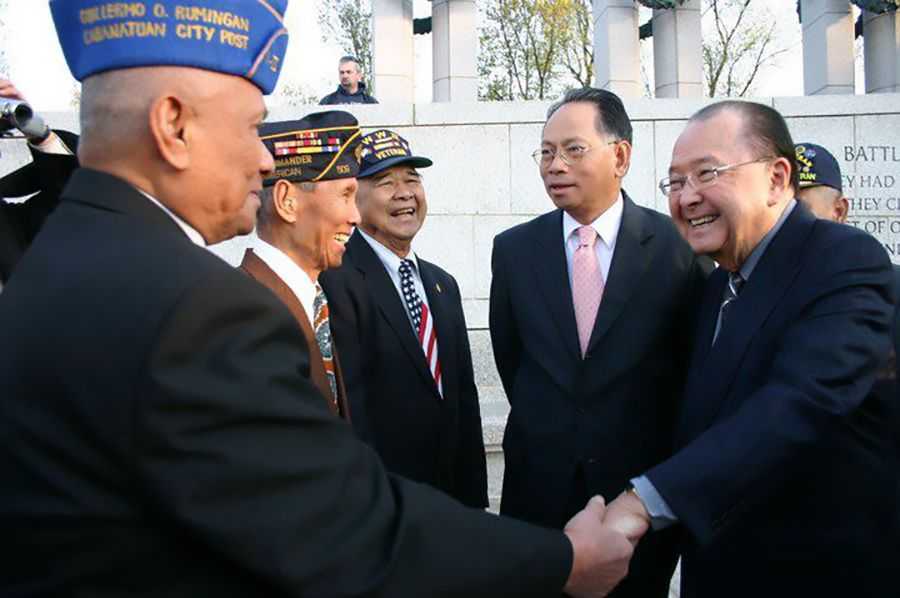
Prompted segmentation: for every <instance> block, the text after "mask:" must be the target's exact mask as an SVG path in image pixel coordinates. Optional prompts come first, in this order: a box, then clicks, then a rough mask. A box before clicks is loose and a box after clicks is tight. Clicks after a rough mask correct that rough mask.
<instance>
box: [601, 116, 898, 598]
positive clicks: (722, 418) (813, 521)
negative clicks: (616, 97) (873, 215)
mask: <svg viewBox="0 0 900 598" xmlns="http://www.w3.org/2000/svg"><path fill="white" fill-rule="evenodd" d="M669 175H670V176H668V177H667V178H665V179H663V180H662V181H661V182H660V188H661V190H662V191H663V192H664V193H665V194H666V195H668V197H669V208H670V210H671V212H672V218H673V220H674V221H675V224H676V225H677V226H678V229H679V231H680V232H681V234H682V235H683V236H684V237H685V238H686V239H687V241H688V243H690V245H691V247H692V248H693V249H694V251H696V252H698V253H704V254H707V255H709V256H711V257H712V258H714V259H715V260H716V261H717V262H718V263H719V265H720V268H719V269H718V270H717V271H716V272H714V273H713V274H712V275H711V276H710V279H709V282H708V284H707V288H706V293H705V295H704V298H703V300H702V302H701V304H700V319H699V325H698V329H697V333H696V334H695V337H694V338H695V343H694V347H693V351H692V358H691V367H690V369H689V371H688V379H687V387H686V391H685V399H684V408H683V412H682V414H681V420H680V424H679V426H678V428H677V430H676V448H677V449H678V450H677V452H676V453H675V455H674V456H672V457H671V458H669V459H668V460H666V461H664V462H663V463H661V464H659V465H657V466H655V467H653V468H650V469H649V471H648V472H646V474H645V475H643V476H641V480H642V483H638V482H637V480H636V483H635V486H636V489H637V492H629V493H627V494H624V495H622V496H621V497H620V498H619V499H617V500H616V501H614V502H613V503H612V504H611V505H610V508H609V511H608V513H607V516H608V517H609V516H620V515H623V513H624V512H625V511H630V512H631V513H633V514H634V515H635V516H636V517H637V518H644V520H645V523H652V526H653V528H654V529H659V528H662V527H667V526H671V525H678V526H679V527H680V529H681V530H683V542H682V559H683V561H682V562H683V570H682V596H684V598H714V597H715V598H718V597H721V596H728V597H729V598H757V597H759V596H767V597H769V598H772V597H779V598H780V597H784V598H792V597H797V596H817V597H822V598H843V597H846V596H854V598H860V597H865V598H877V597H881V596H887V595H889V594H892V593H893V590H891V589H890V588H893V587H895V585H896V583H895V582H896V579H895V577H896V574H895V570H896V564H897V562H900V555H898V534H897V532H896V529H895V528H894V522H895V521H896V510H897V497H896V491H897V484H896V475H897V471H896V465H895V463H896V461H895V460H894V459H893V455H894V453H893V447H892V442H893V434H894V431H893V425H894V420H893V419H892V418H891V417H889V416H888V415H887V414H888V413H890V412H891V406H890V402H891V401H893V399H894V397H893V396H888V397H877V396H872V395H870V394H869V389H870V388H871V387H872V383H873V380H874V378H875V374H876V372H877V370H878V367H879V365H880V364H881V363H882V362H883V359H884V356H885V355H886V354H887V352H888V347H889V340H890V336H889V330H890V322H891V316H892V315H893V306H892V303H893V280H892V274H891V265H890V261H889V260H888V257H887V254H886V253H885V251H884V248H883V247H881V245H880V244H879V243H878V241H877V240H876V239H874V238H873V237H871V236H870V235H867V234H866V233H864V232H862V231H860V230H857V229H854V228H852V227H849V226H844V225H840V224H837V223H834V222H830V221H827V220H820V219H819V220H817V219H816V218H815V216H814V215H813V214H812V213H811V212H810V211H809V210H807V208H806V207H804V206H803V205H802V204H800V203H798V202H797V200H796V199H795V198H796V197H797V194H798V187H799V184H798V176H797V168H796V164H795V149H794V143H793V141H792V140H791V136H790V133H789V132H788V128H787V125H786V124H785V121H784V119H783V118H782V117H781V115H780V114H778V112H776V111H775V110H773V109H772V108H770V107H768V106H765V105H762V104H754V103H748V102H734V101H728V102H721V103H717V104H712V105H710V106H708V107H706V108H704V109H702V110H700V111H699V112H698V113H697V114H695V115H694V116H692V117H691V119H690V121H689V122H688V125H687V128H686V129H685V130H684V132H683V133H682V134H681V136H680V137H679V138H678V140H677V142H676V143H675V149H674V151H673V154H672V163H671V166H670V168H669Z"/></svg>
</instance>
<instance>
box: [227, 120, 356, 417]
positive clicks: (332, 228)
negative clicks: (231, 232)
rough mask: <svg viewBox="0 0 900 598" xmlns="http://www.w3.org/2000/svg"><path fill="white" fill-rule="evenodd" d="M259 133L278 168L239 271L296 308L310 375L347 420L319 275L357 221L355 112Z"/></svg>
mask: <svg viewBox="0 0 900 598" xmlns="http://www.w3.org/2000/svg"><path fill="white" fill-rule="evenodd" d="M259 133H260V137H261V138H262V140H263V142H264V143H265V145H266V148H267V149H268V150H269V152H270V153H271V154H272V157H273V158H274V160H275V170H274V171H273V172H272V173H270V174H269V175H268V176H267V177H266V179H265V180H264V185H265V188H264V190H263V193H262V198H261V201H262V206H261V208H260V210H259V218H258V223H257V228H256V233H257V237H258V238H257V240H256V241H255V242H254V244H253V247H252V248H251V249H248V250H247V252H246V253H245V254H244V260H243V262H242V263H241V269H242V270H244V271H245V272H247V273H248V274H249V275H250V276H252V277H253V278H255V279H256V280H258V281H259V282H261V283H263V284H264V285H266V286H267V287H269V289H271V290H272V292H273V293H275V295H277V296H278V298H279V299H281V300H282V301H283V302H284V304H285V305H286V306H287V307H288V309H290V311H291V313H292V314H293V315H294V318H295V319H296V320H297V324H298V325H299V326H300V330H302V331H303V336H304V337H305V338H306V343H307V345H308V346H309V352H310V365H309V370H310V377H311V378H312V380H313V382H314V383H315V385H316V387H317V388H318V389H319V391H320V392H321V393H322V395H323V397H324V398H325V399H326V402H327V403H328V407H329V409H331V411H332V412H334V413H335V414H337V415H339V416H340V417H342V418H344V419H347V420H349V419H350V411H349V408H348V406H347V394H346V390H345V389H344V383H343V376H342V373H341V366H340V361H339V360H338V353H337V346H336V343H335V342H334V339H333V338H332V335H331V328H330V318H329V310H328V297H327V295H326V294H325V292H324V291H323V290H322V287H321V286H319V282H318V280H319V274H321V273H322V272H323V271H325V270H327V269H329V268H337V267H338V266H340V265H341V261H342V259H343V256H344V245H345V244H346V243H347V240H348V239H349V238H350V233H352V232H353V227H354V226H356V224H357V223H358V222H359V212H358V211H357V209H356V187H357V183H356V174H357V172H358V171H359V162H358V161H357V159H356V157H355V155H354V150H355V148H356V146H357V143H358V142H359V135H360V130H359V126H358V124H357V122H356V119H355V118H354V117H353V115H351V114H348V113H346V112H341V111H337V110H335V111H330V112H318V113H315V114H310V115H309V116H307V117H305V118H303V119H301V120H298V121H287V122H274V123H265V124H263V125H262V126H261V127H260V131H259Z"/></svg>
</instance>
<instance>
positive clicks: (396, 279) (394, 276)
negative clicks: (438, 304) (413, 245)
mask: <svg viewBox="0 0 900 598" xmlns="http://www.w3.org/2000/svg"><path fill="white" fill-rule="evenodd" d="M356 230H358V231H359V234H360V235H361V236H362V238H363V239H365V240H366V243H368V244H369V246H370V247H371V248H372V251H374V252H375V255H377V256H378V259H379V260H381V263H382V264H384V269H385V270H387V273H388V276H390V277H391V282H393V283H394V288H395V289H397V295H398V296H399V297H400V302H401V303H403V311H405V312H406V317H407V318H408V319H409V325H410V326H412V327H413V332H415V333H416V334H418V333H419V331H418V330H416V329H415V326H414V325H413V321H412V316H411V315H410V314H409V310H408V309H406V302H405V300H404V299H403V291H402V290H401V288H400V262H401V261H402V259H403V258H400V257H399V256H397V254H396V253H394V252H393V251H391V250H390V249H388V248H387V247H385V246H384V245H382V244H381V243H379V242H378V241H376V240H375V239H373V238H372V237H370V236H369V235H367V234H366V233H365V232H363V230H362V229H361V228H357V229H356ZM405 259H408V260H411V261H412V263H413V266H414V268H413V269H412V279H413V286H415V288H416V292H417V293H418V294H419V297H421V299H422V303H424V304H425V305H427V306H428V309H429V310H431V306H430V305H428V295H427V294H425V286H424V285H423V284H422V275H421V274H420V273H419V260H418V259H417V258H416V254H415V253H414V252H412V251H410V252H409V255H408V256H406V258H405Z"/></svg>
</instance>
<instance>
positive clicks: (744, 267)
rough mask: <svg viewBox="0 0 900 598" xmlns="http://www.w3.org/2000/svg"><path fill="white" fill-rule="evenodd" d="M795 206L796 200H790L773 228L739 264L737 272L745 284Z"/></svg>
mask: <svg viewBox="0 0 900 598" xmlns="http://www.w3.org/2000/svg"><path fill="white" fill-rule="evenodd" d="M796 205H797V200H795V199H793V198H792V199H791V201H789V202H788V203H787V205H786V206H785V207H784V210H783V211H782V212H781V216H779V217H778V221H777V222H775V226H773V227H772V228H770V229H769V232H767V233H766V234H765V236H764V237H763V238H762V239H761V240H760V241H759V243H757V244H756V247H754V248H753V251H751V252H750V255H748V256H747V259H746V260H744V263H743V264H741V267H740V269H739V270H738V272H740V274H741V278H743V279H744V281H745V282H746V281H747V280H749V279H750V275H751V274H753V270H754V268H756V264H758V263H759V260H760V259H761V258H762V256H763V254H764V253H765V252H766V247H768V246H769V243H771V242H772V239H773V238H775V235H777V234H778V231H779V230H781V227H782V225H784V221H785V220H787V217H788V216H789V215H790V214H791V212H792V211H793V210H794V206H796Z"/></svg>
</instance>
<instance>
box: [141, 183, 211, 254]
mask: <svg viewBox="0 0 900 598" xmlns="http://www.w3.org/2000/svg"><path fill="white" fill-rule="evenodd" d="M135 189H137V187H135ZM137 190H138V192H139V193H140V194H141V195H143V196H144V197H146V198H147V199H149V200H150V201H151V202H152V203H154V204H155V205H156V206H157V207H158V208H159V209H160V210H162V211H163V212H165V213H166V214H167V215H168V216H169V218H171V219H172V220H174V221H175V224H177V225H178V228H180V229H181V230H183V231H184V234H186V235H187V238H188V239H190V240H191V242H192V243H194V245H198V246H200V247H206V240H204V239H203V235H201V234H200V233H199V232H197V229H196V228H194V227H192V226H191V225H190V224H188V223H187V222H185V221H184V220H182V219H181V218H179V217H178V215H177V214H176V213H175V212H173V211H172V210H170V209H169V208H167V207H166V206H164V205H162V204H161V203H159V200H158V199H156V198H155V197H153V196H152V195H150V194H149V193H147V192H145V191H141V190H140V189H137Z"/></svg>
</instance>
